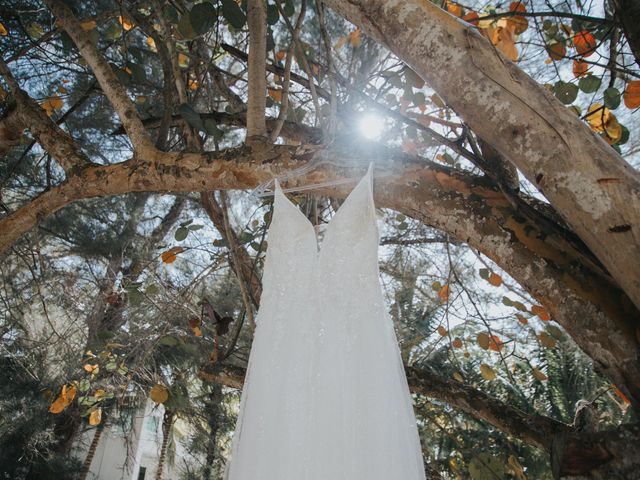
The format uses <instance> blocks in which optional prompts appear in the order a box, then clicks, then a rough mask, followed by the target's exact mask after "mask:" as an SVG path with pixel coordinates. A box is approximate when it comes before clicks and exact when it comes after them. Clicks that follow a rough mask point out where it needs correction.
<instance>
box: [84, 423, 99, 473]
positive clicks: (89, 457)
mask: <svg viewBox="0 0 640 480" xmlns="http://www.w3.org/2000/svg"><path fill="white" fill-rule="evenodd" d="M103 430H104V423H101V424H99V425H98V426H97V427H96V429H95V431H94V433H93V440H92V441H91V445H89V450H88V451H87V456H86V457H85V459H84V464H83V466H82V471H81V473H80V479H81V480H86V479H87V477H88V476H89V470H90V469H91V462H92V461H93V457H94V456H95V454H96V449H97V448H98V444H99V443H100V437H101V436H102V432H103Z"/></svg>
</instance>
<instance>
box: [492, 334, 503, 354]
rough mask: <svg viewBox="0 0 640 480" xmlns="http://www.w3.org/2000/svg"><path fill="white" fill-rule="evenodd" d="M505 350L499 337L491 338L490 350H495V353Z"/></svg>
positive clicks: (493, 336)
mask: <svg viewBox="0 0 640 480" xmlns="http://www.w3.org/2000/svg"><path fill="white" fill-rule="evenodd" d="M503 348H504V343H502V340H500V337H498V336H497V335H491V336H490V337H489V350H493V351H494V352H499V351H500V350H502V349H503Z"/></svg>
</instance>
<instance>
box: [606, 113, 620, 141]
mask: <svg viewBox="0 0 640 480" xmlns="http://www.w3.org/2000/svg"><path fill="white" fill-rule="evenodd" d="M604 133H605V135H604V139H605V140H606V141H607V143H608V144H609V145H613V144H614V143H618V141H619V140H620V139H621V138H622V125H620V124H619V123H618V119H617V118H616V116H615V115H614V114H613V113H612V114H611V117H610V118H609V121H608V122H607V123H606V125H605V126H604Z"/></svg>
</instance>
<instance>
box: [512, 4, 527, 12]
mask: <svg viewBox="0 0 640 480" xmlns="http://www.w3.org/2000/svg"><path fill="white" fill-rule="evenodd" d="M509 11H510V12H526V11H527V7H526V6H525V4H524V3H522V2H511V4H510V5H509Z"/></svg>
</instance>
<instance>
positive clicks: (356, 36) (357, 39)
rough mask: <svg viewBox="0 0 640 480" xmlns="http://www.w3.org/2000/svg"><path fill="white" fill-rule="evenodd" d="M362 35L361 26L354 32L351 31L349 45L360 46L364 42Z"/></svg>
mask: <svg viewBox="0 0 640 480" xmlns="http://www.w3.org/2000/svg"><path fill="white" fill-rule="evenodd" d="M361 35H362V30H360V29H359V28H356V29H355V30H354V31H353V32H350V33H349V35H348V37H349V45H351V46H352V47H353V48H358V47H359V46H360V44H361V43H362V38H361Z"/></svg>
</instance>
